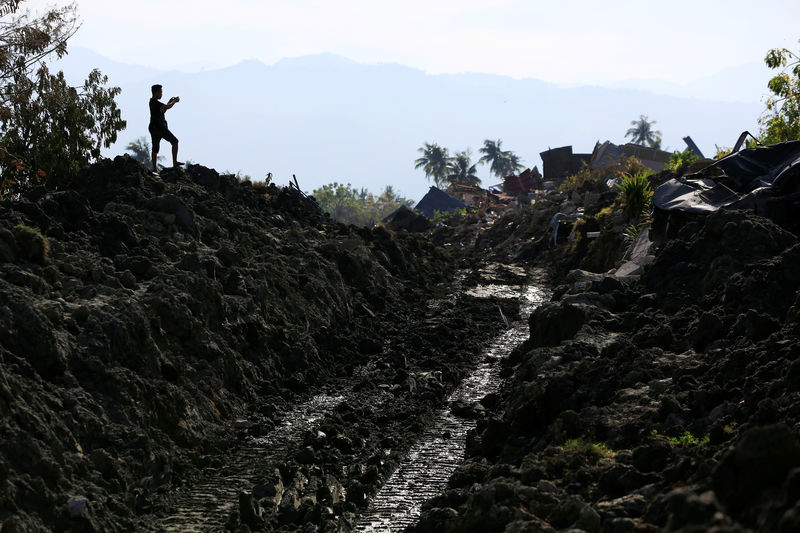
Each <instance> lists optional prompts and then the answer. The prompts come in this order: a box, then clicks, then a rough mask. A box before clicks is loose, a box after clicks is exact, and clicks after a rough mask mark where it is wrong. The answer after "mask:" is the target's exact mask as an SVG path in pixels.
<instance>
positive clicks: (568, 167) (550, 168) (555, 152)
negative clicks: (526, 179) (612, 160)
mask: <svg viewBox="0 0 800 533" xmlns="http://www.w3.org/2000/svg"><path fill="white" fill-rule="evenodd" d="M539 156H540V157H541V158H542V171H543V172H544V181H545V182H552V183H551V186H552V188H555V187H557V186H559V185H561V184H562V183H563V182H564V180H565V179H566V178H567V176H571V175H573V174H576V173H577V172H578V171H579V170H580V169H581V168H583V165H584V164H588V163H589V161H590V159H591V157H592V154H574V153H572V145H570V146H562V147H560V148H548V149H547V150H546V151H544V152H540V153H539Z"/></svg>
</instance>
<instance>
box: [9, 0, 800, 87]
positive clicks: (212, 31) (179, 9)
mask: <svg viewBox="0 0 800 533" xmlns="http://www.w3.org/2000/svg"><path fill="white" fill-rule="evenodd" d="M66 3H67V2H65V1H64V0H60V1H57V2H53V1H52V0H51V1H46V0H29V1H27V2H24V4H23V5H27V6H28V7H30V8H32V9H37V8H41V7H42V6H48V5H64V4H66ZM77 4H78V12H79V14H80V17H81V19H82V22H83V26H82V28H81V29H80V31H79V32H78V34H77V35H76V36H75V37H74V38H73V39H72V41H71V43H72V44H73V45H76V46H82V47H86V48H90V49H92V50H94V51H96V52H98V53H100V54H102V55H105V56H107V57H110V58H112V59H116V60H120V61H124V62H128V63H134V64H140V65H147V66H152V67H158V68H181V69H199V68H202V67H205V68H215V67H223V66H228V65H232V64H235V63H238V62H240V61H242V60H245V59H253V58H254V59H258V60H260V61H262V62H264V63H265V64H268V65H269V64H272V63H274V62H276V61H277V60H279V59H281V58H284V57H293V56H301V55H307V54H313V53H321V52H329V53H335V54H340V55H343V56H346V57H348V58H350V59H353V60H356V61H358V62H361V63H369V64H374V63H400V64H403V65H407V66H411V67H416V68H420V69H423V70H425V71H427V72H429V73H432V74H435V73H456V72H486V73H495V74H504V75H510V76H514V77H517V78H524V77H530V78H537V79H541V80H546V81H552V82H559V83H609V82H614V81H619V80H624V79H628V78H658V79H663V80H667V81H671V82H678V83H680V82H682V81H688V80H692V79H696V78H699V77H702V76H703V75H704V74H707V73H710V72H715V71H719V70H721V69H723V68H725V67H730V66H738V65H742V64H745V63H751V62H760V61H762V60H763V57H764V55H765V53H766V51H767V50H768V49H769V48H773V47H788V48H791V49H792V50H797V48H798V46H800V45H798V38H800V25H798V21H799V20H800V0H761V1H759V2H758V3H756V2H755V1H754V0H747V1H743V0H708V1H707V0H691V1H689V0H671V1H668V2H660V3H656V2H648V1H642V0H605V1H597V0H595V1H589V0H547V1H540V0H402V1H399V0H391V1H389V0H225V1H223V2H219V1H207V0H135V1H133V0H112V1H109V0H77Z"/></svg>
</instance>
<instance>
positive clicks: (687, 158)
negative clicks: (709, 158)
mask: <svg viewBox="0 0 800 533" xmlns="http://www.w3.org/2000/svg"><path fill="white" fill-rule="evenodd" d="M700 159H702V158H701V157H700V156H699V155H697V154H696V153H694V152H693V151H692V150H689V149H688V148H687V149H686V150H684V151H683V152H677V151H676V152H673V153H672V155H671V156H669V161H668V162H667V164H666V165H665V166H664V170H672V171H677V170H678V169H679V168H681V167H682V166H684V165H691V164H692V163H694V162H695V161H700Z"/></svg>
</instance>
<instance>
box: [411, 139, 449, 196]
mask: <svg viewBox="0 0 800 533" xmlns="http://www.w3.org/2000/svg"><path fill="white" fill-rule="evenodd" d="M417 151H418V152H420V153H421V154H422V157H420V158H419V159H417V160H416V161H414V168H420V167H421V168H422V169H423V170H424V171H425V177H426V178H428V179H430V178H433V182H434V183H435V184H436V186H437V187H439V186H440V185H442V183H443V182H444V181H445V179H446V178H447V173H448V171H449V168H448V163H449V161H450V154H449V153H448V150H447V148H442V147H441V146H439V145H438V144H436V143H427V142H426V143H425V146H423V147H422V148H418V149H417Z"/></svg>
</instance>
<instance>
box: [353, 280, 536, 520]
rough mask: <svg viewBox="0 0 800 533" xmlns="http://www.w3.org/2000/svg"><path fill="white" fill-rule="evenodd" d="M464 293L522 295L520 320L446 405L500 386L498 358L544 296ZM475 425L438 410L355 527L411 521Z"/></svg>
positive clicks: (440, 484)
mask: <svg viewBox="0 0 800 533" xmlns="http://www.w3.org/2000/svg"><path fill="white" fill-rule="evenodd" d="M468 293H471V295H472V296H478V297H495V298H496V297H505V298H508V297H518V298H521V300H522V302H521V308H520V314H521V319H520V320H518V321H515V322H513V323H511V324H510V329H509V330H508V331H506V332H505V333H503V334H502V335H500V336H499V337H497V338H496V339H495V340H494V341H493V342H492V343H491V344H490V345H489V346H488V348H487V349H486V352H485V354H484V358H483V360H482V362H481V363H480V364H479V365H478V366H477V367H476V368H475V370H474V371H473V372H472V373H471V374H470V375H469V376H467V378H465V379H464V381H462V383H461V385H459V386H458V388H457V389H456V390H455V391H454V392H453V393H452V394H451V395H450V397H449V398H448V403H453V402H456V401H463V402H468V403H471V402H477V401H478V400H480V399H481V398H483V397H484V396H486V395H487V394H489V393H492V392H496V391H497V390H498V389H499V387H500V383H501V378H500V376H499V373H500V366H499V362H500V360H501V359H504V358H505V357H507V356H508V355H509V354H510V353H511V351H512V350H513V349H514V348H515V347H516V346H518V345H519V344H520V343H522V342H523V341H524V340H525V339H527V338H528V321H527V318H528V316H529V315H530V313H531V312H532V311H533V310H534V309H535V308H536V307H537V306H538V305H540V304H541V303H542V302H544V301H545V298H546V296H547V295H546V293H545V291H544V290H542V289H540V288H537V287H533V286H530V287H513V286H505V285H494V286H492V285H489V286H483V287H478V288H476V289H472V290H471V291H468ZM475 426H476V422H475V421H474V420H469V419H465V418H461V417H458V416H455V415H454V414H452V413H451V412H450V410H449V409H448V408H446V409H444V410H442V411H441V412H440V413H439V414H438V416H437V417H436V419H435V422H434V423H433V424H432V425H431V426H430V427H429V428H428V429H427V430H426V431H425V432H424V433H423V435H422V437H421V438H420V439H419V441H418V442H417V444H415V445H414V446H413V447H412V448H411V451H410V452H409V453H408V455H407V457H406V459H405V460H404V461H403V462H401V464H400V465H399V466H398V468H397V469H396V470H395V472H394V473H393V474H392V475H391V476H390V478H389V479H388V480H387V481H386V483H385V484H384V485H383V487H382V488H381V489H380V491H378V493H377V494H376V495H375V497H374V498H373V499H372V501H371V502H370V504H369V507H368V508H367V510H366V511H365V512H364V513H363V514H362V515H361V517H360V518H359V520H358V522H357V524H356V527H355V529H354V531H356V532H362V533H364V532H370V533H384V532H395V531H398V532H399V531H403V530H404V529H405V528H406V527H408V526H410V525H413V524H414V523H416V521H417V519H418V518H419V515H420V512H421V510H422V504H423V503H424V502H425V501H426V500H428V499H430V498H432V497H434V496H437V495H438V494H440V493H441V492H442V491H443V490H444V489H445V488H446V486H447V482H448V480H449V479H450V476H451V475H452V474H453V472H454V471H455V470H456V468H457V467H458V465H459V464H461V462H462V460H463V454H464V449H465V448H466V440H467V433H468V432H469V431H470V430H471V429H473V428H474V427H475Z"/></svg>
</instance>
